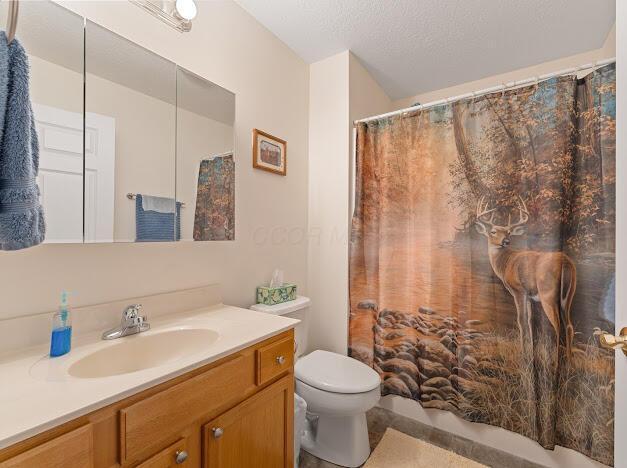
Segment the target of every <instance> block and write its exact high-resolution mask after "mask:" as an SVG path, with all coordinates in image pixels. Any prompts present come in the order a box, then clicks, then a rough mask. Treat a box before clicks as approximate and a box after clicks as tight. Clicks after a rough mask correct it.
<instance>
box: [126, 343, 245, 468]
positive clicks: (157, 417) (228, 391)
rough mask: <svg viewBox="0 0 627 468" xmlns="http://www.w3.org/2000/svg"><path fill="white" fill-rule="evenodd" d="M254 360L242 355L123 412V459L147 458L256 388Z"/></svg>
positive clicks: (134, 460) (129, 461) (128, 460)
mask: <svg viewBox="0 0 627 468" xmlns="http://www.w3.org/2000/svg"><path fill="white" fill-rule="evenodd" d="M254 370H255V369H254V359H253V357H252V356H251V355H249V354H245V355H239V356H237V357H236V358H234V359H232V360H230V361H228V362H225V363H224V364H221V365H219V366H217V367H214V368H212V369H209V370H207V371H206V372H203V373H202V374H200V375H197V376H195V377H193V378H191V379H189V380H186V381H184V382H181V383H179V384H177V385H174V386H172V387H170V388H168V389H167V390H164V391H162V392H159V393H157V394H155V395H152V396H150V397H148V398H146V399H144V400H141V401H139V402H137V403H135V404H133V405H131V406H129V407H128V408H125V409H122V410H121V411H120V458H121V461H122V464H124V465H128V464H131V463H133V462H137V461H140V460H143V459H145V458H146V457H148V456H150V455H151V454H153V453H155V452H156V451H157V450H159V449H160V448H162V447H163V446H164V445H165V444H167V443H169V442H171V441H172V440H176V439H177V438H179V437H180V436H181V434H182V433H183V431H184V430H185V428H186V427H188V426H189V425H190V424H192V423H194V422H196V421H198V420H199V419H202V418H203V417H206V416H209V417H211V413H212V411H215V410H217V409H219V408H220V407H222V406H224V405H228V404H232V403H236V402H237V401H239V400H240V399H242V398H243V397H244V395H245V394H246V392H247V391H248V390H250V389H252V388H254V385H255V379H254Z"/></svg>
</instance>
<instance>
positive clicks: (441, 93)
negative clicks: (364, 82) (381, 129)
mask: <svg viewBox="0 0 627 468" xmlns="http://www.w3.org/2000/svg"><path fill="white" fill-rule="evenodd" d="M615 56H616V26H614V27H613V28H612V29H611V30H610V32H609V34H608V35H607V39H606V40H605V44H604V45H603V47H601V48H600V49H597V50H593V51H590V52H584V53H581V54H577V55H571V56H569V57H564V58H561V59H557V60H552V61H550V62H545V63H541V64H538V65H534V66H531V67H525V68H521V69H518V70H514V71H511V72H508V73H502V74H500V75H495V76H490V77H488V78H483V79H481V80H476V81H469V82H467V83H462V84H460V85H456V86H451V87H448V88H442V89H437V90H434V91H429V92H425V93H421V94H418V95H416V96H410V97H407V98H403V99H398V100H396V101H394V102H393V103H392V109H393V110H395V109H405V108H406V107H410V106H412V105H413V104H415V103H421V104H426V103H428V102H433V101H439V100H440V99H446V98H449V97H454V96H460V95H462V94H466V93H472V92H473V91H479V90H482V89H486V88H491V87H493V86H499V85H501V84H503V83H509V82H512V81H519V80H525V79H528V78H532V77H534V76H540V75H544V74H547V73H553V72H557V71H560V70H565V69H567V68H573V67H577V66H579V65H584V64H587V63H594V62H595V61H598V60H603V59H608V58H613V57H615ZM425 73H428V71H425Z"/></svg>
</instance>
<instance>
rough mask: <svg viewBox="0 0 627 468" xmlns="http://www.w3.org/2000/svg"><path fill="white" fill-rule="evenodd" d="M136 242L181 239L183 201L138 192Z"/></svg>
mask: <svg viewBox="0 0 627 468" xmlns="http://www.w3.org/2000/svg"><path fill="white" fill-rule="evenodd" d="M135 232H136V234H135V242H163V241H174V240H180V239H181V203H180V202H176V204H175V202H174V200H173V199H172V198H165V197H153V196H150V195H140V194H137V196H136V198H135Z"/></svg>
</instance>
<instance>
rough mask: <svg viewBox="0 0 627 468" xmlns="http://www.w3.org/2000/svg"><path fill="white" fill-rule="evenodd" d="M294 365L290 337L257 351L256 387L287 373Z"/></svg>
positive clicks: (292, 341) (292, 346)
mask: <svg viewBox="0 0 627 468" xmlns="http://www.w3.org/2000/svg"><path fill="white" fill-rule="evenodd" d="M293 365H294V339H293V338H292V337H291V336H288V337H287V338H284V339H282V340H279V341H277V342H275V343H271V344H269V345H266V346H264V347H262V348H259V349H258V350H257V376H256V382H257V385H263V384H264V383H266V382H268V381H270V380H272V379H274V378H275V377H277V376H279V375H281V374H283V373H285V372H287V371H288V370H290V369H291V368H292V366H293Z"/></svg>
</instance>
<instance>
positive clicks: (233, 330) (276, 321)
mask: <svg viewBox="0 0 627 468" xmlns="http://www.w3.org/2000/svg"><path fill="white" fill-rule="evenodd" d="M148 318H149V319H150V317H148ZM150 323H151V330H149V331H146V332H143V333H142V334H141V335H148V334H151V333H159V332H162V331H167V330H174V329H178V328H207V329H211V330H214V331H216V332H218V333H219V335H220V336H219V338H218V339H217V341H215V342H214V343H212V344H210V345H208V346H207V349H206V350H203V351H202V352H198V353H196V354H193V355H188V356H185V357H182V358H181V359H179V360H176V361H174V362H169V363H167V364H163V365H161V366H157V367H152V368H149V369H144V370H140V371H136V372H131V373H127V374H121V375H115V376H111V377H102V378H77V377H72V376H70V375H68V374H67V373H66V372H65V370H66V369H67V368H68V367H69V366H70V365H71V364H73V363H74V362H76V361H77V360H79V359H80V358H82V357H84V356H86V355H88V354H90V353H92V352H93V351H95V350H99V349H102V348H105V347H107V346H113V345H115V344H116V343H120V342H121V341H122V340H132V339H133V338H134V337H135V336H137V335H134V336H128V337H125V338H119V339H116V340H110V341H103V340H101V339H100V334H101V332H99V333H91V334H88V335H83V336H79V337H78V339H76V340H73V343H72V351H70V353H68V354H66V355H65V356H61V357H58V358H54V359H51V358H49V357H48V355H47V353H48V346H37V347H34V348H30V349H26V350H24V351H22V352H20V353H17V354H14V355H12V356H10V357H5V358H4V359H3V360H2V361H0V448H4V447H7V446H9V445H12V444H14V443H16V442H19V441H21V440H24V439H27V438H29V437H32V436H33V435H36V434H38V433H40V432H43V431H46V430H48V429H50V428H52V427H55V426H58V425H59V424H62V423H64V422H67V421H70V420H72V419H75V418H77V417H79V416H82V415H84V414H87V413H90V412H92V411H94V410H96V409H99V408H102V407H104V406H107V405H109V404H111V403H114V402H116V401H119V400H122V399H124V398H126V397H128V396H130V395H133V394H135V393H138V392H140V391H142V390H145V389H147V388H150V387H153V386H154V385H157V384H159V383H161V382H165V381H167V380H170V379H172V378H174V377H176V376H178V375H181V374H184V373H186V372H189V371H190V370H192V369H196V368H198V367H201V366H203V365H205V364H208V363H210V362H213V361H216V360H218V359H220V358H222V357H224V356H227V355H229V354H232V353H234V352H237V351H239V350H241V349H244V348H247V347H248V346H251V345H253V344H255V343H258V342H260V341H263V340H264V339H266V338H269V337H271V336H273V335H276V334H278V333H281V332H283V331H285V330H288V329H290V328H293V327H294V326H295V325H296V324H297V323H298V320H294V319H290V318H287V317H281V316H276V315H269V314H264V313H260V312H255V311H252V310H247V309H241V308H239V307H231V306H225V305H214V306H211V307H206V308H203V309H198V310H194V311H190V312H185V313H178V314H176V315H175V316H162V317H159V318H158V319H156V320H150ZM103 331H104V330H103Z"/></svg>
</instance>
